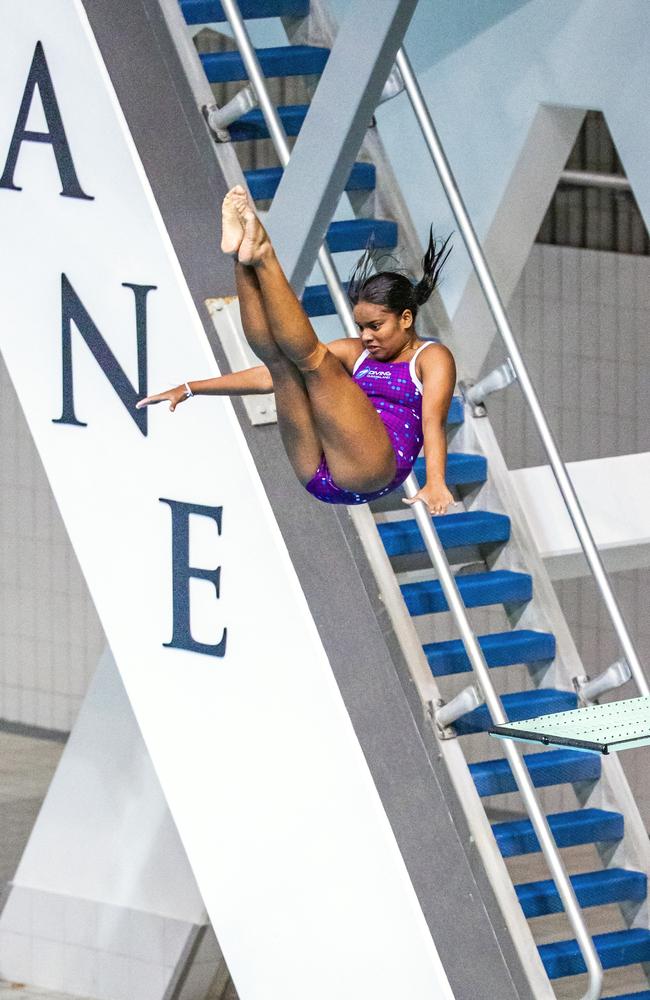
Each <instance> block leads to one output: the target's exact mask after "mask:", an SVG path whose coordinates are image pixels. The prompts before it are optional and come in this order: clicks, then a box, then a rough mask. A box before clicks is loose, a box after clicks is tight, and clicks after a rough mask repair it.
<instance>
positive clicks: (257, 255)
mask: <svg viewBox="0 0 650 1000" xmlns="http://www.w3.org/2000/svg"><path fill="white" fill-rule="evenodd" d="M240 192H241V193H240ZM232 201H233V204H234V206H235V208H236V209H237V213H238V215H239V219H240V223H241V225H242V226H243V227H244V237H243V239H242V241H241V244H240V246H239V253H238V257H239V262H240V264H247V265H249V266H251V267H256V266H258V265H259V264H261V263H262V261H263V260H264V258H265V257H267V256H268V254H269V252H270V251H271V241H270V239H269V235H268V233H267V231H266V229H265V228H264V226H263V225H262V223H261V222H260V220H259V219H258V218H257V215H256V214H255V209H254V208H253V204H252V202H251V200H250V198H249V196H248V194H247V193H246V191H245V190H244V189H243V188H242V187H240V188H239V189H238V188H233V189H232Z"/></svg>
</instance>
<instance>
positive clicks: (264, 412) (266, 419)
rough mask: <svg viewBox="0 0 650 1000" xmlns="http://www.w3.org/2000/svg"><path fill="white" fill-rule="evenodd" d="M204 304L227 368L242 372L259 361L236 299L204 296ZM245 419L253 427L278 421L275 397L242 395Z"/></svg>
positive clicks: (233, 297) (268, 395)
mask: <svg viewBox="0 0 650 1000" xmlns="http://www.w3.org/2000/svg"><path fill="white" fill-rule="evenodd" d="M205 304H206V306H207V308H208V312H209V313H210V318H211V319H212V322H213V324H214V328H215V330H216V331H217V334H218V336H219V340H220V341H221V346H222V347H223V350H224V353H225V355H226V358H227V359H228V364H229V365H230V370H231V371H233V372H238V371H242V370H243V369H244V368H253V367H255V365H259V364H260V363H261V362H260V360H259V358H257V357H256V356H255V355H254V354H253V352H252V351H251V349H250V347H249V346H248V343H247V342H246V338H245V337H244V332H243V330H242V326H241V316H240V312H239V299H238V298H236V296H228V297H225V298H216V299H206V300H205ZM242 402H243V404H244V408H245V410H246V412H247V414H248V418H249V420H250V422H251V424H253V425H254V426H259V425H260V424H274V423H276V421H277V415H276V410H275V396H274V395H273V393H264V394H260V395H252V396H242Z"/></svg>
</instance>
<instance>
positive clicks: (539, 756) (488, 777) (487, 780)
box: [469, 750, 601, 796]
mask: <svg viewBox="0 0 650 1000" xmlns="http://www.w3.org/2000/svg"><path fill="white" fill-rule="evenodd" d="M524 760H525V762H526V767H527V768H528V773H529V774H530V777H531V779H532V782H533V784H534V785H535V787H536V788H546V787H547V786H548V785H565V784H568V783H569V782H574V781H597V780H598V778H600V765H601V754H599V753H583V751H581V750H543V751H542V752H541V753H529V754H524ZM469 770H470V774H471V775H472V778H473V779H474V784H475V785H476V790H477V792H478V793H479V795H480V796H485V795H503V794H504V793H505V792H515V791H516V790H517V784H516V782H515V779H514V778H513V776H512V771H511V770H510V764H509V763H508V761H507V760H506V759H505V758H499V759H498V760H483V761H480V762H479V763H478V764H470V765H469Z"/></svg>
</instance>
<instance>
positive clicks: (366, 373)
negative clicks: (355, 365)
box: [357, 368, 390, 381]
mask: <svg viewBox="0 0 650 1000" xmlns="http://www.w3.org/2000/svg"><path fill="white" fill-rule="evenodd" d="M357 377H358V378H380V379H381V378H383V379H388V381H390V372H373V371H372V369H371V368H362V370H361V371H360V372H357Z"/></svg>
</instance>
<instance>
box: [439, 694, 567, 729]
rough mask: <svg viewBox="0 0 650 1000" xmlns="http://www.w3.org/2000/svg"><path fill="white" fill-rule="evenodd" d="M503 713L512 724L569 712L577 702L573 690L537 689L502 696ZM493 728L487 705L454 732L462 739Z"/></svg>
mask: <svg viewBox="0 0 650 1000" xmlns="http://www.w3.org/2000/svg"><path fill="white" fill-rule="evenodd" d="M501 703H502V705H503V708H504V711H505V713H506V715H507V716H508V718H509V719H510V721H511V722H521V720H522V719H532V718H534V717H535V716H537V715H549V714H550V713H551V712H567V711H569V710H570V709H573V708H576V706H577V703H578V699H577V696H576V694H575V692H573V691H556V690H555V689H554V688H535V689H534V690H532V691H518V692H516V693H515V694H504V695H502V696H501ZM491 725H492V723H491V721H490V713H489V712H488V710H487V708H486V707H485V705H481V706H480V707H479V708H475V709H474V711H473V712H468V713H467V715H463V716H462V717H461V718H460V719H458V720H457V721H456V722H455V723H454V729H455V730H456V732H457V733H458V734H459V735H461V736H466V735H467V734H469V733H483V732H485V731H486V730H487V729H489V728H490V726H491Z"/></svg>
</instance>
